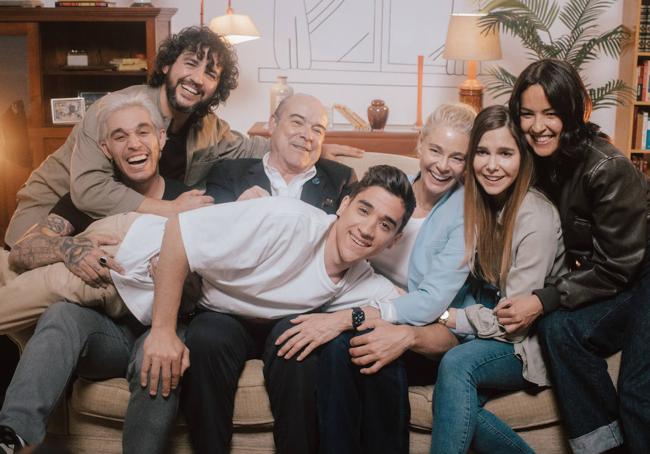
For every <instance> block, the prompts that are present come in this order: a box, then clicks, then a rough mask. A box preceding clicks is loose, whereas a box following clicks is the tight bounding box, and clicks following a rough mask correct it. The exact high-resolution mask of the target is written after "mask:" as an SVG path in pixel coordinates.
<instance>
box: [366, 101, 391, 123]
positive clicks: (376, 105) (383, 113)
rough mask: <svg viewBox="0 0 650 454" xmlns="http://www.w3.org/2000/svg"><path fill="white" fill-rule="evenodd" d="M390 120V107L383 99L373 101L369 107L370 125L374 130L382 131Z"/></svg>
mask: <svg viewBox="0 0 650 454" xmlns="http://www.w3.org/2000/svg"><path fill="white" fill-rule="evenodd" d="M387 120H388V106H387V105H386V103H384V101H383V100H381V99H373V100H372V102H371V103H370V106H368V123H370V128H371V129H373V130H381V129H384V126H386V121H387Z"/></svg>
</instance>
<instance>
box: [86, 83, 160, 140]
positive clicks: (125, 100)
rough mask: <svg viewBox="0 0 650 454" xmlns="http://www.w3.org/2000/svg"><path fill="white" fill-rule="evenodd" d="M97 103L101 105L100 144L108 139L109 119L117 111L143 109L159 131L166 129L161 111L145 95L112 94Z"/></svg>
mask: <svg viewBox="0 0 650 454" xmlns="http://www.w3.org/2000/svg"><path fill="white" fill-rule="evenodd" d="M97 102H98V103H99V109H98V112H97V123H98V124H99V135H98V139H99V141H100V142H102V141H105V140H106V139H107V138H108V133H109V131H108V129H107V128H108V117H110V116H111V115H113V114H114V113H115V112H117V111H120V110H123V109H127V108H129V107H141V108H143V109H144V110H146V111H147V112H148V113H149V117H150V118H151V122H152V123H153V126H154V127H155V128H156V129H157V130H161V129H165V120H163V117H162V114H161V113H160V110H158V108H157V107H156V106H155V105H154V103H153V101H151V99H149V97H148V96H147V95H145V94H144V93H137V94H136V95H125V94H122V93H110V94H108V95H106V96H104V97H103V98H101V99H100V100H99V101H97Z"/></svg>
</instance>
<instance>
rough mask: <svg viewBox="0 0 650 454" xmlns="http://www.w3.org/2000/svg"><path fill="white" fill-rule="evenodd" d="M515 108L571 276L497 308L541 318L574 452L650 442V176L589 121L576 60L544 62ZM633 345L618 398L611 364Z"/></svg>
mask: <svg viewBox="0 0 650 454" xmlns="http://www.w3.org/2000/svg"><path fill="white" fill-rule="evenodd" d="M509 107H510V111H511V114H512V116H513V118H516V119H518V123H519V125H520V127H521V129H522V130H523V133H524V134H525V136H526V139H527V141H528V144H529V145H530V146H531V148H532V150H533V151H534V153H535V155H536V167H537V174H538V179H537V181H538V186H539V187H540V189H542V190H543V191H544V192H546V193H547V195H548V196H549V197H551V199H552V200H553V201H554V203H555V204H556V205H557V207H558V209H559V212H560V217H561V220H562V229H563V232H564V241H565V245H566V251H567V259H568V266H569V268H570V271H569V272H568V273H567V274H565V275H562V276H556V277H553V278H549V279H547V281H546V283H545V287H544V288H543V289H538V290H536V291H535V292H534V294H533V295H531V296H526V297H518V298H512V299H508V300H505V301H503V302H502V303H501V304H499V306H497V308H496V309H495V310H496V314H497V316H498V317H499V321H500V322H501V323H503V324H504V325H505V326H506V329H507V330H508V331H510V332H515V331H518V330H520V329H523V328H527V327H529V326H531V325H532V324H533V322H535V320H536V319H537V318H538V317H540V316H541V315H544V317H543V318H541V319H540V322H539V325H538V330H539V333H540V338H541V341H542V349H543V350H544V353H545V355H546V361H547V365H548V367H549V369H550V371H551V378H552V381H553V384H554V388H555V392H556V394H557V396H558V404H559V406H560V411H561V414H562V418H563V420H564V422H565V426H566V429H567V432H568V435H569V439H570V440H569V443H570V445H571V448H572V449H573V451H574V452H575V453H587V452H589V453H597V452H603V451H607V450H609V449H621V448H617V447H619V446H621V445H622V444H623V442H625V448H627V450H628V451H629V452H634V453H636V452H646V451H647V449H648V447H650V430H649V429H648V428H650V257H648V255H647V254H646V247H647V242H648V240H647V234H648V228H647V213H648V207H647V185H646V181H645V178H644V177H643V176H642V175H641V173H640V172H639V171H638V170H637V169H636V168H635V167H634V166H633V165H632V163H631V162H630V161H629V160H628V159H627V158H626V157H625V156H623V155H622V154H621V153H620V152H619V151H618V150H617V149H616V148H615V147H613V146H612V145H611V144H610V143H609V141H608V140H607V138H606V137H605V136H604V135H602V134H600V133H599V132H598V129H599V128H598V126H596V125H594V124H592V123H589V122H588V118H589V115H590V113H591V100H590V98H589V95H588V94H587V91H586V90H585V87H584V85H583V83H582V81H581V79H580V76H579V75H578V73H577V72H576V71H575V69H574V68H573V67H572V66H570V65H569V64H568V63H566V62H563V61H558V60H541V61H538V62H535V63H533V64H531V65H529V66H528V67H527V68H526V69H525V70H524V71H523V72H522V73H521V75H520V76H519V78H518V79H517V81H516V83H515V86H514V89H513V92H512V95H511V98H510V102H509ZM619 350H622V352H623V355H622V361H621V371H620V375H619V377H618V395H617V391H616V389H615V388H614V385H613V383H612V381H611V379H610V377H609V375H608V373H607V365H606V363H605V360H604V358H605V357H607V356H609V355H611V354H613V353H615V352H617V351H619Z"/></svg>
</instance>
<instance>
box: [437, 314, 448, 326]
mask: <svg viewBox="0 0 650 454" xmlns="http://www.w3.org/2000/svg"><path fill="white" fill-rule="evenodd" d="M448 321H449V311H444V312H443V313H442V315H441V316H440V317H438V323H440V324H441V325H445V326H447V322H448Z"/></svg>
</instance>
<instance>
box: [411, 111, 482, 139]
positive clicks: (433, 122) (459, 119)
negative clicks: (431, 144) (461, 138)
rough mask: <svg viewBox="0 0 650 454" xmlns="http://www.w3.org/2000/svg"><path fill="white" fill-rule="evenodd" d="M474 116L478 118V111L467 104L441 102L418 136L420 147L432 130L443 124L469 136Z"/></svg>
mask: <svg viewBox="0 0 650 454" xmlns="http://www.w3.org/2000/svg"><path fill="white" fill-rule="evenodd" d="M474 118H476V112H475V111H474V109H472V108H471V107H470V106H468V105H467V104H462V103H454V104H440V105H439V106H438V107H437V108H436V110H434V111H433V113H431V115H429V116H428V117H427V119H426V121H425V122H424V125H423V126H422V129H421V130H420V136H419V137H418V147H419V146H420V144H421V143H422V141H423V140H424V139H425V138H426V137H427V136H428V135H429V134H430V133H431V131H433V130H434V129H435V128H436V127H438V126H442V125H445V126H449V127H450V128H452V129H454V130H456V131H458V132H461V133H463V134H466V135H468V136H469V134H470V132H471V131H472V125H473V124H474Z"/></svg>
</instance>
